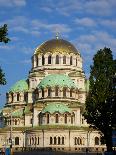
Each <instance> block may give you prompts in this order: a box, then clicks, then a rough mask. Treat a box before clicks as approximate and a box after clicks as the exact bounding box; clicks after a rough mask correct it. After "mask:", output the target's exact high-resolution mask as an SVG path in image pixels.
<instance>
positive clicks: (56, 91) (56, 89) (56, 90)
mask: <svg viewBox="0 0 116 155" xmlns="http://www.w3.org/2000/svg"><path fill="white" fill-rule="evenodd" d="M58 89H59V88H58V87H56V88H55V96H58Z"/></svg>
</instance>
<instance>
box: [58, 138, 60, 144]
mask: <svg viewBox="0 0 116 155" xmlns="http://www.w3.org/2000/svg"><path fill="white" fill-rule="evenodd" d="M58 145H60V137H58Z"/></svg>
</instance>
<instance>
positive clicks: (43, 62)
mask: <svg viewBox="0 0 116 155" xmlns="http://www.w3.org/2000/svg"><path fill="white" fill-rule="evenodd" d="M44 64H45V58H44V55H42V65H44Z"/></svg>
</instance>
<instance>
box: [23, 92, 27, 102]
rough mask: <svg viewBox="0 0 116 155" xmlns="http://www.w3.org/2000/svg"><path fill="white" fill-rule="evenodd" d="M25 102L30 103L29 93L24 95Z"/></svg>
mask: <svg viewBox="0 0 116 155" xmlns="http://www.w3.org/2000/svg"><path fill="white" fill-rule="evenodd" d="M24 101H25V102H27V101H28V94H27V93H25V94H24Z"/></svg>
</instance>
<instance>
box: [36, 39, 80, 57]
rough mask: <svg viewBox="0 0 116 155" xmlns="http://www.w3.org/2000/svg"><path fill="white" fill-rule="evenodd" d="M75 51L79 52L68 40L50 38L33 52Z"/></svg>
mask: <svg viewBox="0 0 116 155" xmlns="http://www.w3.org/2000/svg"><path fill="white" fill-rule="evenodd" d="M48 52H49V53H55V52H60V53H69V54H70V53H75V54H79V51H78V50H77V49H76V48H75V47H74V45H72V44H71V43H70V42H68V41H66V40H63V39H52V40H48V41H46V42H44V43H43V44H41V45H40V46H39V47H37V49H36V50H35V53H34V54H45V53H48Z"/></svg>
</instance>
